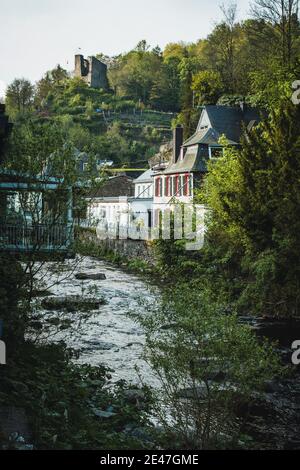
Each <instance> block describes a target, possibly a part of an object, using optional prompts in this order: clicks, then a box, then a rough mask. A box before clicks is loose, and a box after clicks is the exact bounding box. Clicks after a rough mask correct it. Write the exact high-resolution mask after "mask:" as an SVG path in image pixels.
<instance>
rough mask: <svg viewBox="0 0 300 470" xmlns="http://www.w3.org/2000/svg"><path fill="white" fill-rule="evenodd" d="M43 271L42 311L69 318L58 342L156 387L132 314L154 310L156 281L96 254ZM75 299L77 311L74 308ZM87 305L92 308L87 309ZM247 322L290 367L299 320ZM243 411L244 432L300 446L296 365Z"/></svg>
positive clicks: (51, 318) (278, 444) (270, 443)
mask: <svg viewBox="0 0 300 470" xmlns="http://www.w3.org/2000/svg"><path fill="white" fill-rule="evenodd" d="M43 277H46V281H47V282H46V285H47V288H49V286H50V292H49V296H47V297H46V298H45V297H42V299H38V300H37V312H38V316H39V317H40V318H43V321H46V322H47V321H48V322H49V324H51V325H55V323H56V321H55V320H58V319H59V320H62V321H63V322H66V323H65V327H64V328H62V329H58V331H56V332H55V333H53V332H52V333H51V336H50V338H51V341H53V340H54V341H57V340H62V339H63V340H64V341H66V342H67V344H68V346H70V347H72V348H74V349H75V350H77V351H78V353H80V355H79V357H78V359H77V361H78V362H80V363H88V364H91V365H102V364H103V365H105V366H107V367H108V368H110V369H111V382H112V383H113V382H116V381H118V380H121V379H124V380H126V381H128V382H131V383H133V384H137V383H140V378H142V380H143V382H145V383H147V384H149V385H152V386H157V385H158V383H157V381H156V379H155V377H154V374H153V372H152V371H151V369H150V367H149V366H148V364H146V363H145V361H144V360H143V347H144V344H145V336H144V332H143V330H142V328H141V327H140V326H139V324H138V322H136V321H135V320H134V318H133V317H132V314H142V315H147V311H149V309H150V308H151V307H153V306H154V305H155V304H156V303H157V302H159V299H160V291H159V289H158V288H157V287H155V286H151V285H150V284H149V283H148V282H147V281H146V280H145V279H144V278H141V277H139V276H136V275H134V274H132V273H128V272H126V271H124V270H122V269H120V268H117V267H115V266H113V265H111V264H109V263H107V262H105V261H101V260H96V259H94V258H90V257H83V258H77V259H76V260H75V263H74V261H70V262H67V263H65V266H64V271H63V272H56V270H55V265H54V264H51V263H49V264H47V265H45V266H44V267H43V270H42V271H41V278H43ZM51 284H53V285H51ZM68 298H69V299H71V304H72V305H71V308H68V306H66V305H64V299H68ZM80 298H81V299H82V305H81V307H80V302H79V299H80ZM74 301H75V303H77V305H76V309H74V308H72V306H73V303H74ZM78 302H79V303H78ZM86 304H89V305H90V306H91V308H90V309H88V310H89V311H88V312H87V311H86V308H85V305H86ZM74 310H76V311H74ZM241 321H242V322H245V323H248V324H250V325H252V327H253V328H254V330H255V331H256V332H257V334H258V335H264V336H267V337H269V338H271V339H273V340H277V341H278V351H279V352H280V354H281V356H282V360H283V363H284V364H286V365H291V355H292V350H291V344H292V342H293V341H294V340H296V339H300V325H299V324H298V323H296V324H294V325H292V327H291V325H290V324H289V323H286V322H281V323H280V322H277V321H274V319H259V320H254V319H253V318H248V317H245V318H241ZM54 330H55V329H54ZM136 368H138V370H139V372H137V370H136ZM242 414H244V415H245V414H246V415H247V416H248V420H247V425H246V428H245V432H246V433H247V434H250V435H252V436H253V439H254V440H255V442H257V446H258V447H259V448H271V449H274V448H278V449H282V448H296V449H298V448H300V374H299V371H297V368H294V371H293V373H292V375H290V376H288V377H285V378H283V379H282V380H277V381H275V382H272V383H269V384H266V390H265V392H264V393H263V394H261V395H260V396H258V397H257V398H255V399H254V400H253V402H252V403H249V407H248V409H247V410H243V411H242Z"/></svg>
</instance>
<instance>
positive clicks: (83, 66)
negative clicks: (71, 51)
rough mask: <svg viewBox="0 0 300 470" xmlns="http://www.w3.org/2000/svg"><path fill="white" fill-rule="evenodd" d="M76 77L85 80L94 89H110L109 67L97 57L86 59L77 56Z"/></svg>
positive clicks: (79, 55)
mask: <svg viewBox="0 0 300 470" xmlns="http://www.w3.org/2000/svg"><path fill="white" fill-rule="evenodd" d="M75 77H79V78H81V79H82V80H84V81H85V82H86V83H87V84H88V85H89V86H90V87H92V88H103V89H104V90H107V89H108V87H109V86H108V79H107V66H106V64H104V63H103V62H101V61H100V60H98V59H96V57H93V56H91V57H88V58H87V59H85V58H84V57H83V55H81V54H78V55H76V56H75Z"/></svg>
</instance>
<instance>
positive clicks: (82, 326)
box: [39, 257, 159, 384]
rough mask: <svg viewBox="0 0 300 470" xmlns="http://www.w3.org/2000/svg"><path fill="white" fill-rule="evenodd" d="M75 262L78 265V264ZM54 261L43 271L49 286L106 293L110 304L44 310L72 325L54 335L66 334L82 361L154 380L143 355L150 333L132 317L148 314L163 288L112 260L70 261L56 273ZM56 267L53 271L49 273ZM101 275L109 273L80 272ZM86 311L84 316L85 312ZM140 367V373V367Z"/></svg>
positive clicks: (118, 375)
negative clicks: (66, 310) (84, 277)
mask: <svg viewBox="0 0 300 470" xmlns="http://www.w3.org/2000/svg"><path fill="white" fill-rule="evenodd" d="M74 266H75V267H74ZM51 270H52V266H51V263H47V264H46V265H45V266H44V267H43V270H42V273H41V277H45V273H47V274H46V285H48V286H49V285H50V286H51V284H52V283H55V284H54V285H53V286H52V287H51V288H50V290H51V293H52V294H53V295H55V296H59V297H62V296H63V297H67V296H72V295H81V296H82V297H83V298H84V297H87V296H92V297H102V296H103V297H104V299H105V302H106V303H105V304H104V305H101V306H100V307H99V309H97V310H95V311H92V312H89V313H85V312H84V310H83V311H82V312H80V311H78V312H73V313H68V314H66V313H63V312H51V313H49V312H47V311H45V310H42V311H41V310H40V309H39V311H40V313H41V314H42V315H43V316H44V318H47V316H48V315H51V316H53V314H55V315H56V316H57V317H60V318H62V317H63V318H66V317H67V318H68V320H69V321H70V320H71V321H72V326H73V328H72V327H71V328H70V329H69V331H68V329H66V330H64V331H61V332H59V333H57V334H55V335H54V336H53V338H52V340H59V339H64V340H65V341H66V343H67V345H68V346H70V347H72V348H74V349H76V350H78V351H79V352H80V357H79V359H78V362H80V363H86V364H91V365H93V366H95V365H101V364H103V365H105V366H107V367H109V368H110V369H111V370H112V372H111V375H112V381H113V382H115V381H117V380H120V379H124V380H127V381H129V382H131V383H138V382H139V380H140V379H139V375H141V377H142V378H143V381H145V382H146V383H149V384H153V383H154V381H155V379H154V377H153V373H152V372H151V369H150V367H149V366H148V364H147V363H145V361H144V360H143V358H142V354H143V348H144V344H145V335H144V332H143V329H142V327H141V326H140V325H139V323H138V322H137V321H135V320H134V319H133V318H132V314H142V315H147V310H149V308H150V306H153V305H154V304H155V303H156V302H157V299H158V296H159V290H158V288H156V287H153V286H151V285H150V284H148V283H147V282H146V281H145V279H142V278H141V277H138V276H136V275H134V274H132V273H127V272H125V271H123V270H121V269H118V268H117V267H115V266H113V265H110V264H109V263H107V262H105V261H101V260H97V259H94V258H90V257H83V258H80V259H77V260H76V263H75V265H74V261H69V262H67V264H66V265H65V271H66V272H62V273H59V274H57V273H54V272H51ZM49 271H50V273H49ZM83 272H84V273H87V274H99V273H103V274H105V276H106V279H105V280H97V281H95V280H85V281H80V280H77V279H76V278H75V274H76V273H83ZM82 315H84V317H83V318H81V316H82ZM136 366H137V367H138V368H139V370H140V372H139V374H138V373H137V371H136Z"/></svg>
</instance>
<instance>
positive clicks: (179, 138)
mask: <svg viewBox="0 0 300 470" xmlns="http://www.w3.org/2000/svg"><path fill="white" fill-rule="evenodd" d="M182 144H183V127H182V126H177V127H175V129H174V130H173V163H176V162H177V160H178V158H179V155H180V150H181V147H182Z"/></svg>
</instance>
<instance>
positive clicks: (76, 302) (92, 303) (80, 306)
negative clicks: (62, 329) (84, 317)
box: [42, 295, 105, 312]
mask: <svg viewBox="0 0 300 470" xmlns="http://www.w3.org/2000/svg"><path fill="white" fill-rule="evenodd" d="M104 303H105V300H104V299H103V298H102V297H99V298H94V297H81V296H80V295H70V296H68V297H49V298H46V299H44V300H43V301H42V307H43V308H45V309H46V310H66V311H67V312H76V311H77V310H81V311H82V310H83V311H87V310H96V309H97V308H99V307H100V305H103V304H104Z"/></svg>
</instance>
